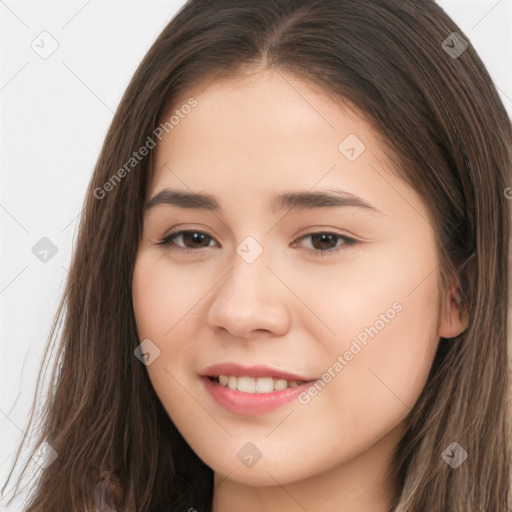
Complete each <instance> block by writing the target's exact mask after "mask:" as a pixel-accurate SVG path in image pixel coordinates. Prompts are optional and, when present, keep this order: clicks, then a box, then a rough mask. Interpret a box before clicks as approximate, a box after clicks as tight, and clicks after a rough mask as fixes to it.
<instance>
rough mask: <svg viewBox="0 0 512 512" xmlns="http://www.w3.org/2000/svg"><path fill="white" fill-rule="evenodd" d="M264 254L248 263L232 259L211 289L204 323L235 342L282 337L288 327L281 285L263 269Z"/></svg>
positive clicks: (284, 291)
mask: <svg viewBox="0 0 512 512" xmlns="http://www.w3.org/2000/svg"><path fill="white" fill-rule="evenodd" d="M264 255H265V252H264V253H263V254H262V255H261V256H260V257H259V258H258V259H256V261H253V262H252V263H247V262H246V261H245V260H244V259H243V258H241V257H240V256H239V255H238V254H235V255H234V258H233V268H232V269H231V271H229V272H228V273H227V275H226V276H225V277H224V279H222V280H221V282H220V283H219V285H218V286H216V287H215V289H214V290H213V291H214V299H213V301H212V303H211V306H210V309H209V311H208V317H207V323H208V325H209V326H210V327H211V328H212V329H215V330H225V331H227V332H229V333H230V334H231V335H232V336H234V337H237V338H250V337H252V336H254V335H258V334H261V332H267V333H270V334H272V335H275V336H282V335H284V334H285V333H286V332H287V331H288V329H289V328H290V325H291V314H290V311H289V309H288V307H287V300H286V299H287V294H286V293H287V292H288V293H290V292H289V291H288V290H287V289H286V287H285V285H284V284H283V283H282V282H281V281H280V280H279V279H278V278H277V277H276V275H274V273H273V272H272V271H271V270H270V269H269V268H268V267H267V264H266V259H265V258H264Z"/></svg>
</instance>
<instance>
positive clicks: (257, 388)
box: [207, 375, 314, 394]
mask: <svg viewBox="0 0 512 512" xmlns="http://www.w3.org/2000/svg"><path fill="white" fill-rule="evenodd" d="M207 377H208V379H209V380H211V381H213V382H216V383H217V384H220V385H221V386H223V387H225V388H228V389H231V390H233V391H240V392H242V393H249V394H267V393H273V392H275V391H283V390H285V389H288V388H293V387H296V386H300V385H301V384H305V383H308V382H314V381H313V380H286V379H281V378H275V377H250V376H248V375H247V376H246V375H242V376H237V375H208V376H207Z"/></svg>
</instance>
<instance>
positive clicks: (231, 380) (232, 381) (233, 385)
mask: <svg viewBox="0 0 512 512" xmlns="http://www.w3.org/2000/svg"><path fill="white" fill-rule="evenodd" d="M236 381H237V378H236V377H233V376H231V377H229V379H228V386H229V388H230V389H236V384H237V382H236Z"/></svg>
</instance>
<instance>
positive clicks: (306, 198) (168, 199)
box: [145, 188, 382, 214]
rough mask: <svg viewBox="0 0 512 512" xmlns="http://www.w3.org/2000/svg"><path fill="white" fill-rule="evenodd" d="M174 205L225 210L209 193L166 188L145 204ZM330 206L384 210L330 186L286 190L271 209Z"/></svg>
mask: <svg viewBox="0 0 512 512" xmlns="http://www.w3.org/2000/svg"><path fill="white" fill-rule="evenodd" d="M162 204H165V205H172V206H177V207H180V208H197V209H202V210H209V211H215V212H216V211H220V210H222V207H221V204H220V202H219V201H218V200H217V199H216V198H215V197H214V196H212V195H210V194H201V193H192V192H186V191H180V190H171V189H168V188H166V189H163V190H161V191H160V192H158V194H156V195H155V196H154V197H152V198H151V199H150V200H149V201H148V202H147V204H146V207H145V210H146V212H147V211H148V210H150V209H151V208H154V207H155V206H157V205H162ZM329 207H356V208H361V209H364V210H367V211H368V212H373V213H381V214H382V212H381V211H380V210H379V209H378V208H376V207H375V206H374V205H372V204H371V203H369V202H368V201H366V200H365V199H363V198H361V197H358V196H355V195H354V194H351V193H349V192H345V191H343V190H336V189H329V190H326V191H321V192H285V193H283V194H280V195H277V196H274V197H272V199H271V201H270V208H269V209H270V211H271V212H272V213H276V212H278V211H281V210H284V209H286V208H289V209H291V208H298V209H312V208H329Z"/></svg>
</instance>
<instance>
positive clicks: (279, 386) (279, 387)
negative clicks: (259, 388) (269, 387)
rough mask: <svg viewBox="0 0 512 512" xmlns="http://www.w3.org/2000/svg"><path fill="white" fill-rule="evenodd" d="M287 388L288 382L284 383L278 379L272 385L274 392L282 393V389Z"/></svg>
mask: <svg viewBox="0 0 512 512" xmlns="http://www.w3.org/2000/svg"><path fill="white" fill-rule="evenodd" d="M287 387H288V382H286V381H285V380H284V379H278V380H276V382H275V383H274V389H275V390H276V391H282V390H283V389H286V388H287Z"/></svg>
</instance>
